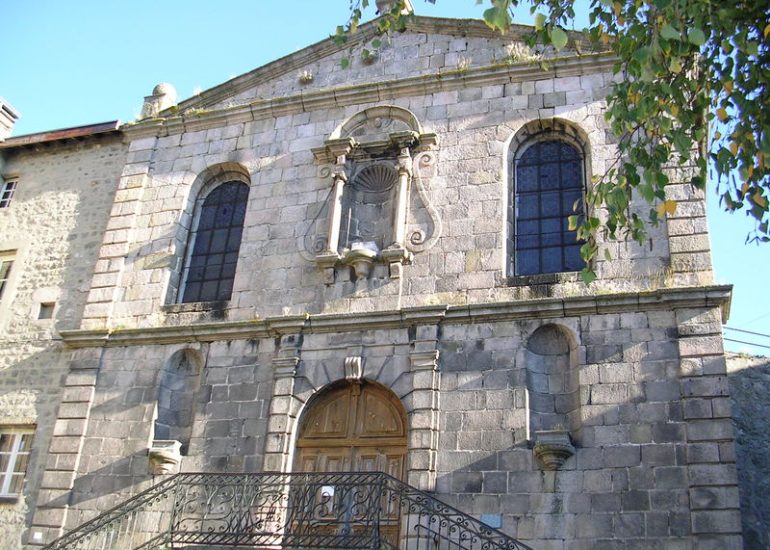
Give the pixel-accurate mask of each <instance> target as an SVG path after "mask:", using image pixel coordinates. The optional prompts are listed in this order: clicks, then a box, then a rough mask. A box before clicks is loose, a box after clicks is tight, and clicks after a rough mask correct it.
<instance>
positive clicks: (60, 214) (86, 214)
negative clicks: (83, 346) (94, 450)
mask: <svg viewBox="0 0 770 550" xmlns="http://www.w3.org/2000/svg"><path fill="white" fill-rule="evenodd" d="M106 139H108V138H105V140H106ZM64 147H69V146H64ZM81 152H82V153H83V155H86V156H88V155H91V154H97V155H98V158H99V162H100V163H103V165H104V168H103V169H102V168H99V169H98V170H91V171H89V176H88V177H87V178H86V177H84V173H83V171H82V168H81V164H80V163H81V160H82V158H83V157H81V156H80V154H81ZM4 154H9V153H4ZM48 154H49V153H41V152H40V151H35V152H31V153H29V155H31V156H32V157H34V158H32V159H30V156H29V155H28V153H27V152H25V151H20V152H18V153H16V155H17V156H13V157H9V160H8V166H9V167H11V168H12V169H13V170H14V171H16V170H18V173H19V174H20V176H21V178H22V179H23V181H24V184H23V190H22V191H21V192H19V193H17V194H16V195H15V196H14V199H13V200H14V203H13V207H12V208H9V209H7V210H8V212H6V213H4V216H3V223H1V224H0V232H1V233H2V237H0V241H5V240H6V239H10V240H11V241H12V242H15V240H18V241H19V242H23V243H24V245H23V249H24V250H23V254H21V256H20V261H18V263H16V264H15V265H14V269H15V270H17V277H16V283H15V286H14V289H13V290H15V292H12V293H11V294H10V296H11V297H12V299H13V307H12V308H11V309H9V311H8V312H9V313H10V314H12V315H11V316H9V319H7V321H8V323H7V325H6V329H5V330H4V331H3V334H0V350H2V352H0V424H6V425H7V424H11V425H13V426H14V427H23V426H24V425H27V424H29V425H30V426H32V427H34V428H35V437H34V440H33V446H32V452H31V454H30V457H29V462H28V465H27V475H26V481H25V485H24V492H23V496H22V498H21V499H20V501H19V502H18V503H16V504H15V505H13V508H10V506H9V505H6V504H4V505H3V517H2V519H0V522H1V523H2V525H0V533H2V536H3V537H6V536H7V537H11V538H12V540H13V541H14V542H13V543H12V544H14V546H13V547H14V548H15V547H17V546H16V542H15V541H18V540H25V539H26V535H24V537H23V538H22V537H21V535H22V532H23V531H25V530H26V526H27V525H29V524H30V523H31V519H32V514H33V511H34V507H35V503H36V501H37V495H38V491H39V488H40V485H41V480H42V477H43V472H44V470H45V468H46V462H47V457H48V450H49V446H50V444H51V438H52V434H53V428H54V423H55V422H56V415H57V409H58V405H59V399H60V396H61V392H62V388H63V386H64V380H65V377H66V375H67V372H68V370H69V363H70V355H71V354H70V352H69V351H67V350H65V349H63V348H62V346H61V342H60V341H59V340H54V338H56V337H57V331H59V330H63V329H73V328H77V327H78V326H79V325H80V319H81V318H82V315H83V309H84V308H85V304H86V299H87V295H88V291H89V289H90V283H91V278H92V275H93V269H94V266H95V264H96V260H97V257H98V253H99V249H100V247H101V245H102V238H103V236H104V231H105V228H106V226H107V221H108V218H109V214H110V206H111V205H112V201H113V196H114V193H115V189H116V187H117V183H118V180H119V178H120V167H121V166H123V164H124V162H123V160H124V157H125V149H124V147H123V145H122V144H121V142H120V139H118V140H117V141H103V142H102V143H101V145H99V146H98V147H95V148H93V149H90V148H88V147H87V146H85V145H77V146H74V147H72V148H71V149H68V151H67V154H66V155H63V154H59V153H57V152H55V151H52V152H50V154H51V155H58V156H57V157H56V158H57V163H56V169H57V171H58V173H59V174H61V177H60V178H58V177H57V178H54V179H53V180H52V179H51V177H50V173H48V172H46V171H45V170H46V169H45V168H44V167H45V166H46V165H47V163H48V162H49V161H50V158H48V159H47V157H46V155H48ZM110 172H112V173H110ZM54 188H55V190H53V189H54ZM52 205H55V206H56V208H55V209H54V208H53V207H52ZM0 248H2V242H0ZM45 285H50V286H49V287H47V288H46V290H51V291H54V290H56V291H60V292H59V293H58V294H55V295H52V296H55V297H54V298H53V299H52V301H54V302H55V305H54V308H53V311H52V312H51V313H52V315H53V318H52V319H43V320H39V319H38V315H39V311H40V307H41V305H42V304H41V302H42V301H47V299H44V300H40V299H39V298H40V296H39V292H38V291H39V290H40V287H42V286H45ZM6 512H8V513H7V514H6ZM6 520H9V521H10V522H7V521H6ZM8 527H10V528H8ZM17 537H18V538H17ZM2 545H3V541H0V546H2Z"/></svg>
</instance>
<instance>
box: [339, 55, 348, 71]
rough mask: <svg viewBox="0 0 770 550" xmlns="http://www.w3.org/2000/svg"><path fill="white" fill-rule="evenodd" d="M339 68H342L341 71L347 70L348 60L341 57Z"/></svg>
mask: <svg viewBox="0 0 770 550" xmlns="http://www.w3.org/2000/svg"><path fill="white" fill-rule="evenodd" d="M340 67H342V68H343V69H347V68H348V67H350V58H347V57H343V58H342V59H340Z"/></svg>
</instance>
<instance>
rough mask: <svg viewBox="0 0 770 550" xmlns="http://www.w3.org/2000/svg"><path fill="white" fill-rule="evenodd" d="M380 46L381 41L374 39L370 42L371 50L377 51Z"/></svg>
mask: <svg viewBox="0 0 770 550" xmlns="http://www.w3.org/2000/svg"><path fill="white" fill-rule="evenodd" d="M380 46H382V40H380V39H379V38H375V39H374V40H372V48H374V49H377V48H379V47H380Z"/></svg>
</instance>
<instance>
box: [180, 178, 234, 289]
mask: <svg viewBox="0 0 770 550" xmlns="http://www.w3.org/2000/svg"><path fill="white" fill-rule="evenodd" d="M209 172H211V174H212V177H210V178H207V179H208V181H207V183H206V184H205V185H203V186H202V188H201V190H200V192H199V193H198V195H197V199H196V201H195V207H194V216H193V220H192V224H191V227H192V229H191V231H190V233H189V238H188V245H187V253H186V256H185V261H184V268H183V270H182V277H181V283H182V284H181V288H180V292H179V300H178V301H179V302H181V303H189V302H218V301H227V300H229V299H230V296H231V294H232V289H233V283H234V280H235V269H236V266H237V263H238V254H239V250H240V245H241V238H242V234H243V223H244V219H245V216H246V208H247V203H248V196H249V178H248V174H246V173H244V172H245V171H244V172H241V171H235V170H223V169H221V168H220V169H218V170H215V169H210V170H209Z"/></svg>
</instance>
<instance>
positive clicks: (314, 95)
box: [121, 53, 615, 140]
mask: <svg viewBox="0 0 770 550" xmlns="http://www.w3.org/2000/svg"><path fill="white" fill-rule="evenodd" d="M614 63H615V57H614V56H613V55H612V54H607V53H600V54H588V55H582V56H576V55H571V56H564V57H561V58H553V59H549V66H550V67H551V68H550V69H548V70H547V71H545V70H543V69H541V68H540V67H538V66H532V65H529V64H527V63H520V64H515V65H508V64H498V65H490V66H487V67H479V68H470V69H467V70H463V71H459V70H450V71H443V72H439V73H435V74H429V75H420V76H412V77H407V78H401V79H394V80H390V81H387V82H373V83H366V84H363V83H362V84H354V85H350V86H340V87H337V88H328V89H323V90H313V91H307V92H303V93H301V94H295V95H292V96H286V97H277V98H269V99H260V100H255V101H252V102H250V103H246V104H244V105H237V106H235V107H228V108H218V109H212V110H211V111H209V112H205V113H201V114H194V115H193V114H188V115H184V114H183V115H173V116H168V117H167V118H162V119H148V120H147V121H146V122H145V121H141V122H138V123H134V124H128V125H124V126H122V127H121V130H123V131H124V132H125V133H126V135H127V136H128V138H129V139H131V140H133V139H139V138H142V137H164V136H168V135H173V134H179V133H183V132H193V131H198V130H205V129H208V128H216V127H218V126H225V125H228V124H237V123H241V122H251V121H253V120H259V119H262V118H268V117H277V116H282V115H288V114H295V113H301V112H310V111H314V110H320V109H328V108H332V107H349V106H350V105H355V104H360V103H377V102H381V101H385V100H389V99H393V98H398V97H404V96H409V95H420V96H422V95H425V94H431V93H436V92H444V91H450V90H458V89H461V88H467V87H468V86H469V85H477V86H480V85H488V84H502V83H509V82H523V81H525V80H533V79H542V78H546V77H547V78H557V77H565V76H579V75H582V74H586V73H588V72H591V73H595V72H602V71H606V72H609V71H611V70H612V67H613V65H614ZM188 107H192V106H185V105H180V110H181V109H183V108H188Z"/></svg>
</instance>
